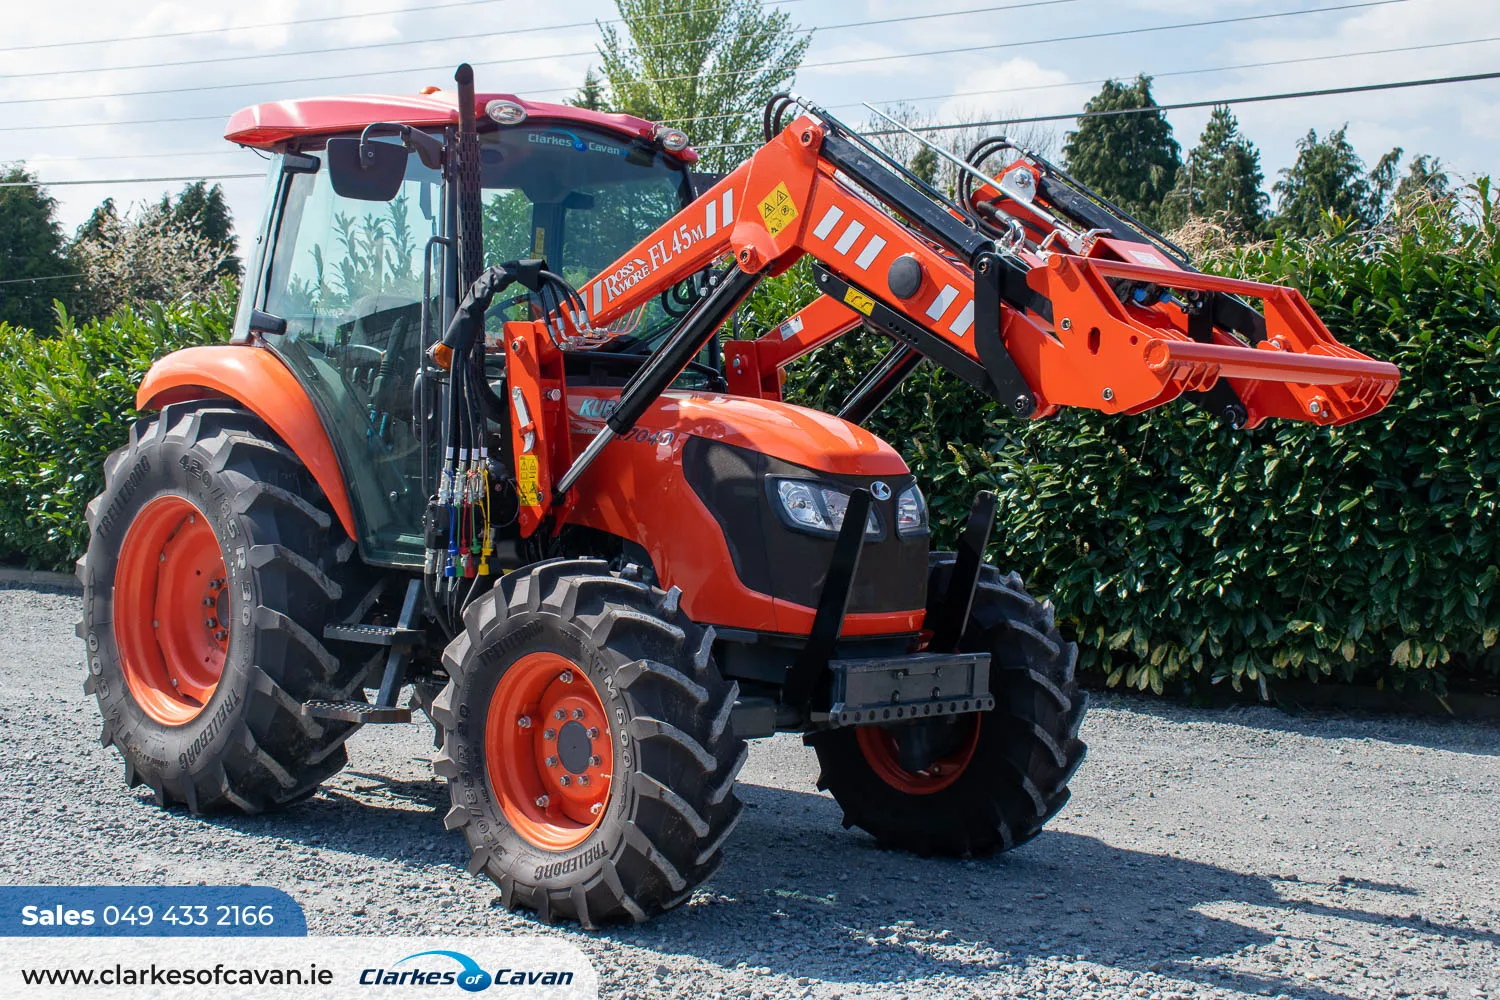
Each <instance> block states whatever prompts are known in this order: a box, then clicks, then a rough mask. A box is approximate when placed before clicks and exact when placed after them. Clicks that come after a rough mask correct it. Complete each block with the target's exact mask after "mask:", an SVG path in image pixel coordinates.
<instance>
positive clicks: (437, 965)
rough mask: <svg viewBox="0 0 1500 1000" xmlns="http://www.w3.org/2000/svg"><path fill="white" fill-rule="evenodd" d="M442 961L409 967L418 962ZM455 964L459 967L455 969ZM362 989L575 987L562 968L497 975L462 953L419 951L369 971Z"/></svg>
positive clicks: (363, 976)
mask: <svg viewBox="0 0 1500 1000" xmlns="http://www.w3.org/2000/svg"><path fill="white" fill-rule="evenodd" d="M418 958H427V959H440V960H441V961H428V962H421V963H417V964H414V965H407V963H408V962H412V961H413V960H414V959H418ZM452 963H456V964H457V965H458V969H457V970H455V969H454V968H453V965H452ZM359 983H360V985H361V986H371V987H374V986H394V987H398V988H399V987H402V986H447V985H453V986H457V987H458V988H459V989H461V990H463V991H464V992H466V993H480V992H482V991H484V990H487V989H489V988H490V987H491V986H571V985H572V984H573V973H571V972H566V971H563V970H561V969H512V968H509V967H503V968H499V969H496V970H495V971H494V973H493V974H492V973H490V972H487V971H485V969H484V968H483V967H482V966H480V964H479V963H478V962H476V961H475V960H474V959H472V958H470V957H469V956H468V955H465V954H464V953H463V952H461V951H441V950H439V951H419V952H417V953H416V954H414V955H407V956H406V957H405V958H403V959H401V960H400V961H399V962H393V963H392V964H391V967H390V968H388V969H365V970H364V971H362V972H361V973H360V974H359Z"/></svg>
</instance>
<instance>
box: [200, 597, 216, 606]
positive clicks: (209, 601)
mask: <svg viewBox="0 0 1500 1000" xmlns="http://www.w3.org/2000/svg"><path fill="white" fill-rule="evenodd" d="M216 603H218V602H217V601H215V600H214V599H213V598H212V597H205V598H204V599H203V606H204V607H205V608H211V607H213V606H214V605H215V604H216Z"/></svg>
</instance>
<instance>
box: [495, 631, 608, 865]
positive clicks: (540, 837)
mask: <svg viewBox="0 0 1500 1000" xmlns="http://www.w3.org/2000/svg"><path fill="white" fill-rule="evenodd" d="M485 769H486V771H487V773H488V775H489V779H490V786H491V788H492V789H493V790H494V793H495V797H496V799H498V800H499V802H500V806H501V809H502V810H503V811H504V813H505V818H506V819H507V820H508V821H509V822H510V824H511V826H513V827H514V828H515V829H516V832H518V833H519V834H521V836H523V837H525V838H526V839H527V840H528V841H530V842H531V843H533V844H535V845H536V846H538V847H541V848H544V849H546V850H552V851H560V850H567V849H569V848H571V847H575V846H577V845H578V844H581V843H582V842H583V841H584V840H586V839H587V838H588V835H589V834H590V833H592V832H593V831H594V829H595V828H596V827H598V825H599V823H600V821H601V820H602V819H603V817H604V810H605V808H606V806H607V805H608V803H609V790H610V784H611V779H612V777H613V769H614V754H613V750H612V747H611V745H610V730H609V719H608V718H607V717H606V716H605V714H604V703H603V701H602V700H601V699H600V697H599V692H598V691H597V690H596V689H595V688H594V685H593V683H592V682H590V681H589V680H588V678H587V676H586V675H585V674H584V673H583V671H582V670H580V669H579V668H578V666H577V665H576V664H574V663H572V662H571V661H569V660H568V659H567V658H566V657H563V656H560V655H558V654H556V653H529V654H527V655H525V656H523V657H521V658H520V659H519V660H517V661H516V662H515V663H512V664H511V665H510V666H509V667H508V668H506V670H505V673H503V674H502V675H501V676H500V680H499V683H497V684H496V685H495V693H494V695H493V696H492V697H491V698H490V707H489V711H488V715H487V717H486V719H485Z"/></svg>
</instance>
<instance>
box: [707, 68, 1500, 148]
mask: <svg viewBox="0 0 1500 1000" xmlns="http://www.w3.org/2000/svg"><path fill="white" fill-rule="evenodd" d="M1497 79H1500V71H1497V72H1493V73H1468V74H1465V75H1463V76H1441V77H1433V78H1431V79H1427V80H1398V81H1395V82H1392V83H1366V84H1360V85H1358V86H1352V87H1328V88H1325V89H1322V90H1299V91H1295V92H1293V93H1289V94H1255V95H1253V96H1250V97H1219V98H1215V99H1213V100H1211V101H1181V102H1178V103H1175V104H1157V105H1154V106H1152V107H1149V108H1115V109H1112V110H1109V111H1072V112H1069V113H1067V114H1059V115H1035V116H1032V117H1029V118H997V119H994V120H992V121H980V122H957V123H955V124H951V125H914V126H910V128H911V131H913V132H949V131H953V130H955V129H964V128H993V127H996V126H999V125H1024V124H1030V123H1032V122H1056V121H1068V120H1070V119H1074V118H1112V117H1115V116H1117V115H1141V114H1154V113H1156V112H1160V111H1181V110H1184V109H1187V108H1213V107H1218V106H1219V105H1221V104H1223V105H1233V104H1259V103H1263V102H1265V101H1295V100H1302V99H1304V98H1310V97H1330V96H1333V95H1337V94H1363V93H1368V92H1371V91H1377V90H1401V89H1405V88H1409V87H1435V86H1438V85H1441V84H1448V83H1473V82H1475V81H1478V80H1497ZM859 134H860V135H863V136H866V137H875V136H886V135H899V134H901V133H900V132H899V131H898V130H896V129H877V130H875V131H872V132H861V133H859ZM758 145H760V143H758V142H722V143H718V144H716V145H713V146H695V147H694V148H695V149H696V150H698V151H699V152H704V151H706V150H710V149H734V148H737V147H740V146H758Z"/></svg>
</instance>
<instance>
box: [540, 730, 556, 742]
mask: <svg viewBox="0 0 1500 1000" xmlns="http://www.w3.org/2000/svg"><path fill="white" fill-rule="evenodd" d="M542 739H544V740H555V739H557V730H556V729H544V730H543V731H542Z"/></svg>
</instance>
